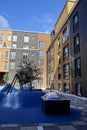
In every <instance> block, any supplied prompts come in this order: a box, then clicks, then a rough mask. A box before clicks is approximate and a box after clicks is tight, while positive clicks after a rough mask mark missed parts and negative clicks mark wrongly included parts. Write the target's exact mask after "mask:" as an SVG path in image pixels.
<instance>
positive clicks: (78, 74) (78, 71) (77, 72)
mask: <svg viewBox="0 0 87 130" xmlns="http://www.w3.org/2000/svg"><path fill="white" fill-rule="evenodd" d="M75 77H76V78H78V77H81V59H80V58H77V59H76V60H75Z"/></svg>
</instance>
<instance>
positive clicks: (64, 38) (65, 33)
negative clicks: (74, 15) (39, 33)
mask: <svg viewBox="0 0 87 130" xmlns="http://www.w3.org/2000/svg"><path fill="white" fill-rule="evenodd" d="M68 35H69V32H68V27H66V28H65V29H64V31H63V43H64V42H65V41H66V40H67V38H68Z"/></svg>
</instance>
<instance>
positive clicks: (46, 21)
mask: <svg viewBox="0 0 87 130" xmlns="http://www.w3.org/2000/svg"><path fill="white" fill-rule="evenodd" d="M33 21H34V22H35V23H36V22H37V23H38V24H40V25H41V26H42V27H43V28H44V30H45V31H46V32H50V31H51V30H52V28H53V27H54V24H55V21H56V18H55V16H54V15H53V14H51V13H46V14H42V15H40V16H38V17H37V16H33Z"/></svg>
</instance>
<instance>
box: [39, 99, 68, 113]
mask: <svg viewBox="0 0 87 130" xmlns="http://www.w3.org/2000/svg"><path fill="white" fill-rule="evenodd" d="M41 102H42V110H43V111H44V113H45V114H63V115H64V114H65V115H66V114H70V100H66V99H64V100H63V99H62V100H46V99H45V98H44V97H41Z"/></svg>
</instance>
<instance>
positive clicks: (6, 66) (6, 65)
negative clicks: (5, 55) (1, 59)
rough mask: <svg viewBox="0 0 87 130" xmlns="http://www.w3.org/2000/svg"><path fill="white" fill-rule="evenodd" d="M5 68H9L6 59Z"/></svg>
mask: <svg viewBox="0 0 87 130" xmlns="http://www.w3.org/2000/svg"><path fill="white" fill-rule="evenodd" d="M4 69H8V61H5V63H4Z"/></svg>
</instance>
